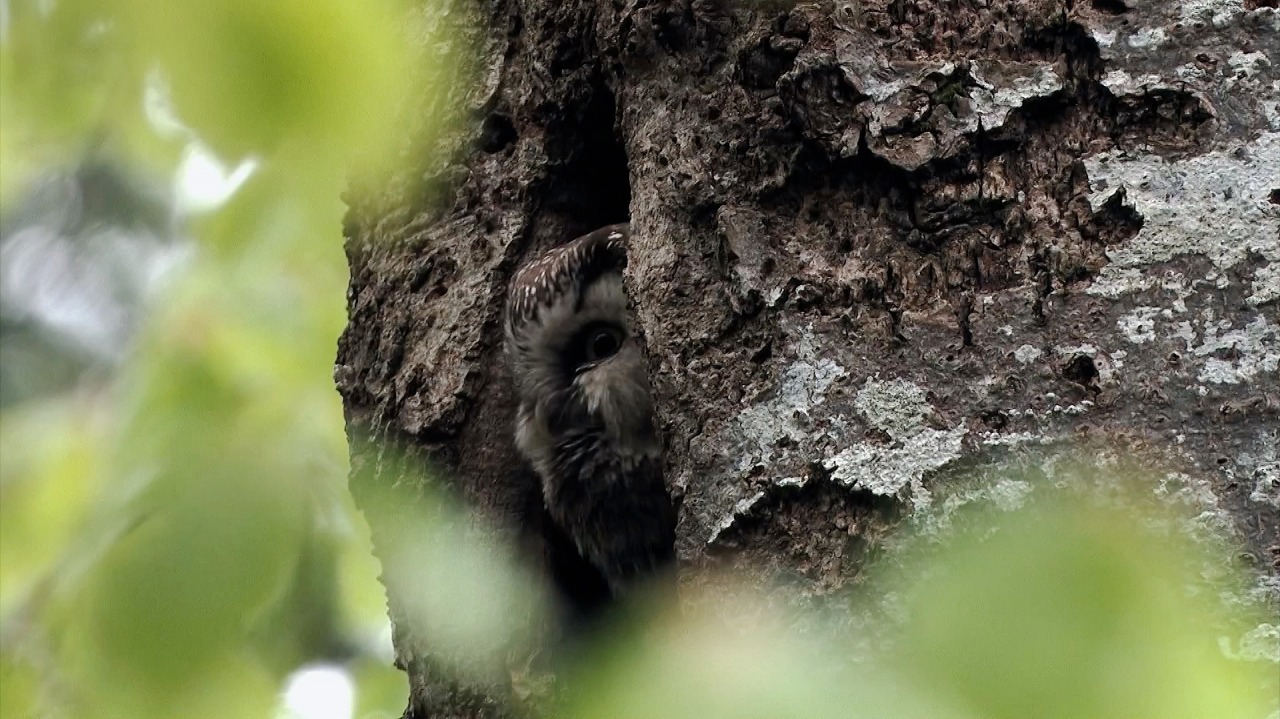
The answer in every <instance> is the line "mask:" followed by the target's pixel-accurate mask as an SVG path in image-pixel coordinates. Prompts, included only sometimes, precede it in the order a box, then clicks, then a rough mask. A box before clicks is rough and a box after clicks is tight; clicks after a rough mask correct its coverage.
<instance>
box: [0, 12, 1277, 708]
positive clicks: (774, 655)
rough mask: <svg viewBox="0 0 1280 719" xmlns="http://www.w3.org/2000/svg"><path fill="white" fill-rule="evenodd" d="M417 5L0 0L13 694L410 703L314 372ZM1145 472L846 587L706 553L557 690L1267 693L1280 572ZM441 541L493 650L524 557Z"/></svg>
mask: <svg viewBox="0 0 1280 719" xmlns="http://www.w3.org/2000/svg"><path fill="white" fill-rule="evenodd" d="M417 17H418V15H417V10H416V9H415V8H414V7H413V6H411V5H410V4H408V3H405V2H396V1H393V0H383V1H381V2H376V1H365V2H359V3H355V2H345V1H343V0H307V2H288V1H285V0H281V1H278V2H260V1H259V0H203V1H202V2H200V3H183V2H176V3H175V2H147V1H145V0H92V1H91V0H29V1H24V0H0V93H2V102H0V682H2V684H0V716H3V717H4V718H6V719H7V718H9V717H13V718H15V719H17V718H19V717H22V718H26V717H42V718H43V717H53V718H58V717H99V716H101V717H141V718H146V717H206V716H207V717H282V718H287V719H352V718H355V717H394V716H399V715H400V713H401V711H402V710H403V707H404V705H405V697H406V695H407V686H406V681H405V679H404V675H403V674H402V673H401V672H399V671H398V670H396V669H394V668H393V667H392V657H393V652H392V647H391V638H390V637H391V634H390V627H389V626H388V622H387V619H386V613H385V603H384V597H383V591H382V586H381V585H380V584H379V582H378V573H379V566H378V563H377V561H376V560H375V559H374V558H373V556H372V555H371V553H370V546H369V532H368V528H367V527H366V525H365V524H364V522H363V519H362V518H361V516H360V514H359V513H358V512H356V511H355V510H354V509H353V507H352V504H351V501H350V498H349V496H348V493H347V491H346V475H347V469H348V467H347V459H346V457H347V445H346V439H345V436H344V433H343V421H342V408H341V405H340V402H339V399H338V395H337V393H336V392H335V390H334V388H333V380H332V376H331V375H332V366H333V357H334V348H335V342H336V339H337V337H338V335H339V333H340V332H341V330H342V328H343V324H344V321H345V291H346V279H347V276H346V261H345V257H344V255H343V249H342V235H341V221H342V214H343V205H342V203H341V200H340V197H341V194H342V191H343V190H344V188H345V186H346V184H347V178H348V177H349V175H350V173H352V172H374V173H376V172H378V171H379V170H378V168H385V167H386V163H388V162H390V161H392V160H393V159H394V157H395V156H396V153H397V152H399V151H400V149H399V148H400V147H402V145H403V137H401V136H400V135H398V133H399V132H400V131H399V130H398V129H397V128H398V125H397V121H396V118H397V116H398V113H400V112H402V109H401V105H402V104H403V102H404V100H405V98H409V97H412V92H413V88H418V87H424V86H429V83H425V84H424V80H429V79H430V76H431V73H432V65H431V62H439V60H438V58H439V57H440V56H439V55H438V54H435V53H433V54H432V55H431V57H435V58H437V60H428V59H426V58H424V57H423V56H422V55H421V54H420V53H419V52H418V50H417V49H418V48H421V47H424V46H429V45H432V43H433V40H432V38H431V34H430V29H429V28H428V27H427V26H426V25H424V24H421V23H416V22H414V19H415V18H417ZM415 121H416V122H420V123H426V124H428V125H430V122H429V121H428V120H426V119H423V118H415ZM428 130H430V127H428ZM401 134H402V133H401ZM1082 471H1084V472H1085V473H1086V474H1088V473H1090V472H1094V473H1096V470H1093V469H1088V470H1082ZM1125 479H1126V478H1124V477H1109V478H1106V479H1105V480H1098V479H1097V478H1096V477H1095V478H1094V479H1092V480H1090V481H1091V482H1092V484H1090V483H1089V482H1083V481H1082V482H1076V483H1075V484H1076V486H1083V487H1097V486H1108V487H1115V486H1117V485H1119V484H1123V483H1124V480H1125ZM1004 481H1006V482H1013V483H1015V484H1017V485H1018V486H1019V487H1022V489H1019V492H1018V496H1019V497H1025V496H1027V495H1031V494H1046V495H1049V496H1052V495H1053V492H1052V490H1053V489H1054V488H1055V487H1060V486H1061V485H1062V484H1063V483H1064V482H1063V480H1062V479H1061V477H1049V476H1045V475H1043V474H1041V475H1039V476H1017V477H1014V478H1012V479H1009V478H1006V480H1004ZM1133 481H1135V482H1136V483H1137V484H1139V485H1142V486H1143V487H1145V489H1135V490H1134V491H1135V493H1136V494H1135V496H1137V495H1141V496H1142V497H1146V498H1147V499H1134V500H1133V501H1129V502H1123V503H1120V504H1119V505H1117V504H1116V503H1115V502H1114V501H1109V502H1108V503H1107V504H1106V506H1099V505H1097V504H1096V503H1090V502H1082V501H1080V500H1079V497H1076V498H1074V499H1072V500H1070V501H1065V500H1064V501H1052V500H1046V501H1044V502H1041V503H1040V504H1039V505H1037V506H1038V509H1036V510H1035V511H1034V512H1032V511H1031V510H1025V511H1017V512H1007V511H1005V510H1007V509H1009V507H1008V506H1003V505H1005V504H1008V503H1007V502H1004V503H1002V502H988V501H982V502H974V503H973V504H978V505H987V504H1000V505H1002V506H1000V507H997V508H996V509H998V510H999V512H998V514H999V516H990V515H988V514H986V513H983V512H979V511H978V509H974V510H973V514H974V516H972V517H969V518H968V519H967V520H966V521H960V520H959V519H958V518H959V517H960V515H959V514H957V515H956V516H955V517H951V515H948V517H949V518H948V524H949V526H950V525H951V524H956V525H957V526H958V527H959V528H958V529H955V531H954V532H952V531H951V529H949V530H948V532H949V533H948V536H947V538H946V539H945V540H943V539H939V537H938V536H937V535H938V533H937V531H936V530H937V527H938V523H937V522H936V521H932V520H930V521H923V520H922V521H921V522H920V526H922V527H925V528H927V529H928V530H929V531H928V532H925V533H923V534H921V535H920V536H919V537H915V538H912V537H911V533H910V532H907V531H906V530H904V539H903V541H902V542H901V550H900V552H899V553H898V554H896V555H895V556H893V557H892V558H891V559H886V560H884V561H881V562H879V563H870V564H869V566H868V568H867V572H866V577H865V579H860V580H859V581H858V582H857V583H855V584H854V585H852V587H853V589H855V590H856V593H857V595H858V599H857V600H856V601H848V602H845V601H843V599H842V601H835V598H826V600H827V601H813V602H807V603H792V604H786V603H783V602H779V601H777V599H776V598H777V596H779V595H778V594H777V592H775V591H774V590H775V589H776V588H768V587H766V588H761V587H750V588H748V587H745V586H742V585H740V584H738V583H736V582H735V580H734V579H733V578H728V577H726V578H720V579H716V580H708V581H705V582H703V581H699V582H695V583H691V584H690V587H689V593H688V595H687V596H686V600H687V601H686V604H687V607H688V611H687V612H686V613H685V614H684V615H682V616H676V615H674V614H670V615H660V616H655V617H652V618H651V619H650V621H648V622H634V623H631V624H624V625H620V626H618V627H617V629H616V631H614V632H612V633H611V634H609V635H608V636H607V637H606V638H605V641H604V642H603V643H602V644H600V645H599V646H597V647H595V648H594V649H591V650H589V651H588V650H584V651H583V653H582V655H581V656H580V657H579V658H578V659H579V661H577V662H575V663H574V666H573V667H571V668H570V669H569V670H568V671H569V674H570V675H571V681H570V682H569V684H570V685H571V686H572V691H569V692H567V693H566V694H565V696H564V697H563V703H562V704H561V705H560V707H559V709H558V712H559V714H560V715H564V716H582V717H631V716H634V717H659V716H661V717H699V718H702V717H786V716H796V717H812V716H866V717H924V716H928V717H1010V718H1013V717H1030V716H1036V717H1085V716H1089V717H1101V716H1116V717H1139V716H1143V717H1157V716H1158V717H1189V718H1190V717H1197V718H1202V717H1224V718H1227V717H1231V718H1235V717H1258V718H1259V719H1261V718H1262V717H1267V716H1270V717H1272V718H1273V719H1276V718H1277V717H1280V710H1277V709H1275V706H1274V703H1275V702H1276V701H1278V698H1277V696H1276V692H1277V691H1278V690H1277V688H1276V682H1277V681H1278V680H1277V676H1276V675H1277V666H1280V665H1278V664H1277V663H1278V662H1280V629H1277V625H1280V620H1276V619H1275V618H1274V617H1272V616H1269V615H1268V614H1267V612H1268V609H1267V608H1268V607H1274V596H1272V595H1267V594H1266V590H1265V587H1264V591H1263V592H1262V594H1261V595H1258V596H1256V597H1253V599H1249V597H1251V596H1253V595H1251V592H1253V593H1254V594H1256V593H1257V592H1256V591H1255V590H1256V589H1257V587H1258V586H1259V585H1258V584H1257V581H1256V577H1247V576H1245V575H1242V574H1240V573H1238V572H1237V571H1236V568H1235V567H1234V566H1233V564H1232V561H1231V559H1230V558H1231V557H1232V556H1233V552H1232V550H1231V547H1230V545H1229V543H1228V542H1226V540H1225V539H1223V538H1221V537H1208V538H1205V537H1200V538H1198V539H1197V541H1195V542H1192V541H1184V538H1183V533H1182V532H1181V531H1180V530H1179V529H1177V528H1178V527H1179V526H1181V525H1180V524H1179V522H1180V519H1179V518H1178V517H1174V516H1171V515H1168V514H1167V511H1168V510H1167V509H1166V508H1163V507H1156V506H1153V503H1152V502H1151V501H1149V497H1150V494H1151V492H1150V489H1149V484H1150V481H1152V480H1151V478H1150V477H1146V478H1141V477H1139V478H1134V480H1133ZM1144 483H1146V484H1144ZM956 486H957V487H959V488H960V489H964V485H963V483H958V484H957V485H956ZM1083 494H1086V495H1089V494H1093V492H1092V491H1091V490H1086V491H1084V492H1083ZM955 496H960V495H959V494H956V495H955ZM973 496H977V495H973ZM988 496H995V495H988ZM1112 499H1114V496H1113V497H1112ZM948 501H949V500H948V498H947V495H946V493H945V492H941V491H940V493H939V502H938V504H939V506H947V507H949V508H951V509H954V508H955V507H956V506H959V505H962V504H965V503H966V501H967V500H965V501H962V500H957V501H956V502H955V503H951V504H948ZM1014 504H1016V505H1018V506H1019V507H1021V506H1022V505H1023V502H1022V501H1021V500H1019V501H1018V502H1014ZM1117 506H1119V507H1121V509H1120V510H1119V511H1117ZM987 509H990V508H989V507H988V508H987ZM948 511H950V509H949V510H948ZM437 519H438V518H437ZM953 520H954V521H953ZM424 521H426V522H431V521H433V520H432V519H430V518H428V519H427V520H424ZM906 524H907V525H908V526H910V525H912V524H913V522H907V523H906ZM441 527H443V529H441V531H438V532H434V533H433V532H431V531H429V529H430V528H429V527H424V531H423V538H424V540H423V541H424V542H427V543H430V542H435V544H433V545H431V546H439V545H440V543H443V542H447V541H448V536H450V535H449V531H448V527H449V524H448V523H447V522H444V523H438V526H437V529H440V528H441ZM966 527H967V528H968V530H967V531H962V530H964V528H966ZM925 535H927V536H925ZM432 556H434V557H435V558H436V559H435V560H432V561H424V570H423V571H424V572H428V573H430V572H434V573H435V574H431V575H429V576H425V577H424V578H423V584H422V586H423V594H424V602H423V607H422V609H421V611H422V612H423V613H424V618H423V625H424V626H433V627H434V626H444V625H446V624H447V625H449V626H448V627H445V629H443V630H442V631H445V632H446V633H447V632H449V631H455V632H456V631H457V629H456V627H455V626H454V624H456V622H454V623H452V624H451V623H450V622H448V621H444V622H443V623H442V621H441V618H444V619H446V620H448V619H457V618H458V617H462V618H464V619H465V620H466V621H465V622H463V623H466V622H471V625H469V626H468V627H464V630H463V631H461V633H460V634H457V635H456V636H455V637H454V639H455V640H456V641H457V642H458V643H459V645H460V646H461V645H466V644H472V645H476V646H479V645H480V644H484V643H485V642H488V644H489V645H490V646H501V644H502V641H503V639H502V636H503V635H502V633H503V632H505V631H509V630H510V627H509V626H508V625H507V624H504V623H503V616H502V615H503V614H504V612H507V610H506V609H504V607H509V606H512V605H510V604H509V603H506V604H504V602H503V601H499V600H494V599H493V597H492V595H493V594H494V593H495V587H498V592H499V593H503V592H505V593H507V594H512V595H518V594H523V593H528V592H529V591H530V590H529V588H528V585H527V584H523V583H521V582H520V581H518V580H514V579H513V580H511V581H506V582H505V583H504V582H503V581H502V577H501V576H499V575H500V574H501V573H502V572H505V571H507V570H504V569H502V568H501V567H497V568H491V569H492V571H490V570H485V569H483V568H482V567H481V565H482V564H483V563H484V562H485V561H486V559H485V558H484V557H482V556H479V555H476V554H475V553H472V554H468V553H466V552H465V551H462V550H461V549H456V548H455V549H451V550H450V551H437V552H435V554H434V555H432ZM1207 568H1208V569H1207ZM508 574H510V573H509V572H508ZM502 576H507V575H502ZM477 577H478V578H479V579H477ZM508 578H510V577H508ZM437 594H438V595H439V596H436V595H437ZM436 599H438V600H439V601H435V600H436ZM818 599H824V598H818ZM797 606H802V608H801V609H797V608H796V607H797ZM815 607H817V608H816V609H815ZM428 614H429V615H431V616H425V615H428ZM641 627H647V629H641ZM871 636H874V637H875V641H874V642H869V641H868V637H871Z"/></svg>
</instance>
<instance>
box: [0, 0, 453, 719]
mask: <svg viewBox="0 0 1280 719" xmlns="http://www.w3.org/2000/svg"><path fill="white" fill-rule="evenodd" d="M410 17H411V15H410V14H409V8H408V7H407V6H405V5H403V4H397V3H393V2H380V3H379V2H368V3H365V2H362V3H348V2H339V1H336V0H319V1H315V0H308V1H307V2H273V3H259V2H237V1H230V0H213V1H212V2H201V3H162V2H146V1H144V0H118V1H117V0H107V1H106V2H103V1H102V0H93V1H84V0H38V1H37V0H31V1H28V0H3V2H0V81H2V85H0V91H2V93H3V100H2V102H0V150H2V154H0V423H2V424H0V430H2V431H0V672H2V674H0V676H2V678H3V691H0V714H3V715H4V716H5V717H35V716H39V717H61V716H68V717H72V716H120V717H147V716H156V717H161V716H164V717H171V716H181V717H188V716H190V717H198V716H211V717H213V716H217V717H235V716H246V717H248V716H257V717H263V716H266V717H270V716H285V717H295V716H296V717H300V718H301V717H306V718H308V719H309V718H312V717H314V718H315V719H320V718H321V717H323V718H326V719H328V718H332V719H339V718H341V719H346V718H347V717H355V716H360V717H379V716H386V717H392V716H399V714H400V711H401V710H402V709H403V707H404V700H405V696H406V693H407V687H406V682H405V679H404V676H403V674H402V673H400V672H399V671H398V670H396V669H394V668H393V667H392V666H391V661H392V659H391V658H392V652H391V643H390V641H391V640H390V628H389V626H388V622H387V618H386V611H385V602H384V598H383V593H382V587H381V585H380V584H379V582H378V580H377V575H378V571H379V570H378V565H377V562H376V560H375V559H374V558H373V557H372V555H371V554H370V548H369V539H368V528H367V527H366V526H365V524H364V523H363V520H362V518H361V516H360V515H359V514H358V513H357V512H356V511H354V509H353V507H352V505H351V501H350V498H349V496H348V493H347V491H346V473H347V463H346V439H345V436H344V433H343V422H342V411H341V404H340V401H339V398H338V395H337V394H336V392H335V391H334V389H333V382H332V376H331V375H332V366H333V356H334V348H335V342H336V339H337V337H338V334H339V333H340V332H341V330H342V327H343V324H344V321H345V290H346V260H345V256H344V254H343V249H342V236H341V219H342V213H343V209H344V208H343V205H342V203H341V200H340V194H341V192H342V190H343V189H344V186H345V182H346V178H347V175H348V173H349V172H350V171H352V169H353V165H355V164H358V163H361V162H373V161H376V158H378V157H379V156H380V153H381V152H383V151H384V149H385V148H384V147H383V145H381V144H380V143H382V142H385V141H386V140H387V139H388V138H390V139H392V140H394V139H395V137H396V135H395V133H393V132H390V131H389V129H390V128H389V123H390V122H391V121H392V118H394V117H395V112H396V109H397V104H398V103H400V102H402V101H403V98H404V97H406V96H407V94H408V92H407V91H408V87H409V83H410V82H411V81H412V80H411V75H412V73H413V72H414V71H418V72H421V71H426V72H429V68H421V67H419V66H417V65H414V64H413V57H414V53H413V50H412V47H413V42H419V43H420V42H422V37H421V36H418V37H412V36H410V35H409V34H408V33H410V32H413V31H414V28H412V27H410V26H408V25H407V24H406V22H405V20H406V18H410ZM411 41H413V42H411Z"/></svg>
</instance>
